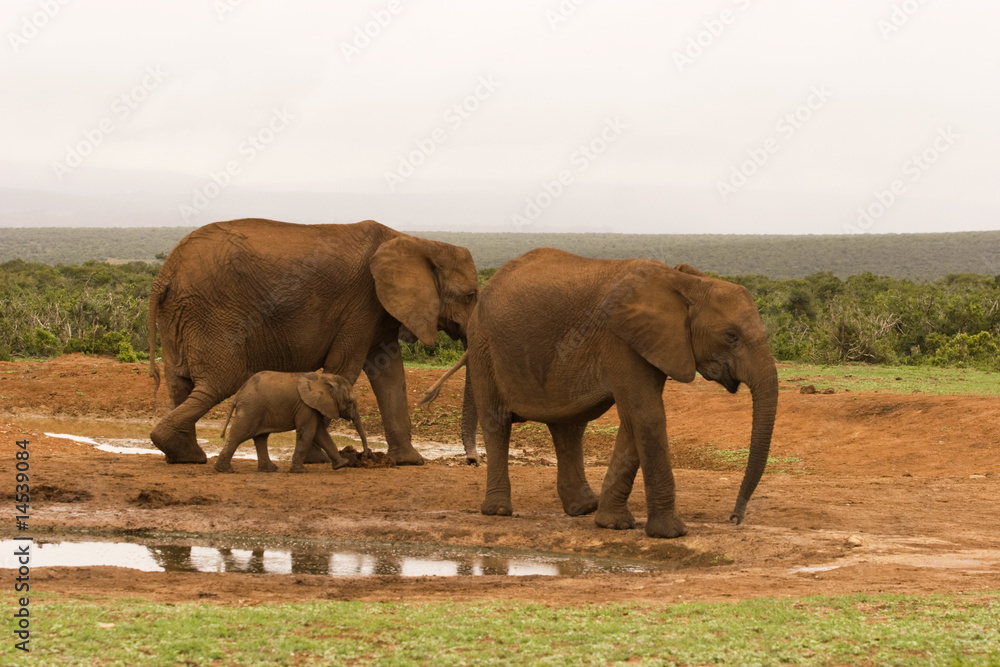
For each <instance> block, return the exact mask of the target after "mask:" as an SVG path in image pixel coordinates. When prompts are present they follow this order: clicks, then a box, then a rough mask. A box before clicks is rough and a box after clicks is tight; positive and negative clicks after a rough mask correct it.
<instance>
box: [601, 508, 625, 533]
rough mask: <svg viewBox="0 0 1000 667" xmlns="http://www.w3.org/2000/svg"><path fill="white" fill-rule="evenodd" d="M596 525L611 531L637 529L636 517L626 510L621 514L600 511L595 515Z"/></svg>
mask: <svg viewBox="0 0 1000 667" xmlns="http://www.w3.org/2000/svg"><path fill="white" fill-rule="evenodd" d="M594 523H596V524H597V526H598V527H599V528H610V529H611V530H629V529H631V528H635V517H634V516H632V513H631V512H629V511H628V509H625V510H624V511H621V512H605V511H603V510H598V512H597V514H595V515H594Z"/></svg>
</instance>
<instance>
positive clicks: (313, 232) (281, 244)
mask: <svg viewBox="0 0 1000 667" xmlns="http://www.w3.org/2000/svg"><path fill="white" fill-rule="evenodd" d="M477 292H478V282H477V279H476V267H475V264H474V263H473V261H472V256H471V255H470V254H469V251H468V250H467V249H465V248H460V247H457V246H453V245H449V244H447V243H439V242H436V241H428V240H425V239H420V238H416V237H413V236H408V235H406V234H401V233H399V232H397V231H395V230H392V229H390V228H389V227H386V226H384V225H381V224H379V223H377V222H374V221H372V220H366V221H364V222H359V223H356V224H350V225H297V224H291V223H286V222H275V221H272V220H258V219H246V220H232V221H229V222H216V223H213V224H210V225H206V226H204V227H201V228H200V229H197V230H195V231H194V232H191V233H190V234H188V235H187V236H186V237H185V238H184V239H182V240H181V242H180V243H179V244H178V245H177V247H176V248H174V250H173V251H172V252H171V253H170V256H169V257H167V260H166V261H165V262H164V263H163V267H162V268H161V269H160V273H159V275H158V276H157V278H156V280H155V281H154V283H153V287H152V291H151V293H150V295H149V357H150V374H151V375H152V377H153V380H154V384H155V386H156V388H159V384H160V375H159V370H158V369H157V366H156V362H155V358H156V355H155V352H156V332H157V329H159V331H160V336H161V343H162V354H163V370H164V375H165V377H166V382H167V387H168V389H169V391H170V399H171V401H172V403H173V405H174V409H173V410H172V411H171V412H170V413H169V414H168V415H167V416H166V417H164V418H163V419H162V420H161V421H160V422H159V423H158V424H157V425H156V427H155V428H154V429H153V432H152V433H151V434H150V438H151V439H152V441H153V444H155V445H156V446H157V447H158V448H159V449H160V450H161V451H162V452H163V453H164V454H165V455H166V459H167V462H168V463H204V462H205V460H206V457H205V452H204V451H203V450H202V449H201V447H199V446H198V444H197V441H196V438H195V422H197V421H198V419H199V418H200V417H201V416H202V415H204V414H205V413H206V412H208V411H209V410H210V409H211V408H212V407H213V406H215V405H216V404H218V403H219V402H221V401H222V400H224V399H225V398H226V397H228V396H231V395H232V394H233V393H235V392H236V391H237V390H238V389H239V388H240V386H241V385H242V384H243V383H244V382H245V381H246V380H247V378H249V377H250V376H251V375H253V374H254V373H256V372H258V371H262V370H272V371H289V372H306V371H315V370H317V369H319V368H322V369H323V370H325V371H326V372H328V373H334V374H336V375H340V376H343V377H344V378H346V379H347V380H348V381H349V382H350V383H351V384H354V381H355V380H356V379H357V378H358V376H359V375H360V374H361V372H362V370H364V372H365V373H366V374H367V376H368V379H369V380H370V381H371V386H372V391H373V392H374V394H375V398H376V399H377V401H378V407H379V411H380V412H381V414H382V422H383V426H384V428H385V437H386V441H387V442H388V445H389V451H388V453H389V455H390V456H391V457H392V458H393V459H395V460H396V462H397V463H400V464H412V465H419V464H421V463H423V458H422V457H421V456H420V454H419V453H418V452H417V451H416V450H415V449H414V448H413V446H412V445H411V443H410V418H409V411H408V406H407V398H406V379H405V376H404V373H403V361H402V357H401V355H400V350H399V343H398V338H399V336H400V335H401V334H402V335H407V331H408V332H409V333H412V334H413V336H415V337H416V338H418V339H419V340H421V341H422V342H423V343H424V344H426V345H432V344H434V342H435V341H436V340H437V335H438V331H439V330H441V331H444V332H446V333H447V334H449V335H450V336H452V337H453V338H463V339H464V337H465V327H466V324H467V322H468V318H469V315H470V313H471V312H472V310H473V308H474V306H475V304H476V295H477ZM154 392H155V389H154ZM310 452H311V454H312V456H311V459H310V460H312V461H323V460H328V459H327V458H326V455H325V454H323V453H321V451H320V450H319V448H318V447H317V446H315V445H314V447H313V448H312V449H311V450H310Z"/></svg>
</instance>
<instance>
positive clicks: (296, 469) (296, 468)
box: [288, 464, 306, 473]
mask: <svg viewBox="0 0 1000 667" xmlns="http://www.w3.org/2000/svg"><path fill="white" fill-rule="evenodd" d="M288 472H294V473H303V472H306V467H305V466H304V465H302V464H299V465H297V466H294V465H293V466H292V467H291V468H289V469H288Z"/></svg>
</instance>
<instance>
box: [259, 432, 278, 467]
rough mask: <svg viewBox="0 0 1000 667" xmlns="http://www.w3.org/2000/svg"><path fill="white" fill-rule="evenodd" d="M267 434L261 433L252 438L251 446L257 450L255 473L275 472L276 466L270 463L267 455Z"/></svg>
mask: <svg viewBox="0 0 1000 667" xmlns="http://www.w3.org/2000/svg"><path fill="white" fill-rule="evenodd" d="M268 435H269V434H268V433H261V434H260V435H255V436H254V437H253V446H254V449H256V450H257V472H277V471H278V466H276V465H274V463H273V462H272V461H271V457H270V455H269V454H268V453H267V436H268Z"/></svg>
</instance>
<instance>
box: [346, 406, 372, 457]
mask: <svg viewBox="0 0 1000 667" xmlns="http://www.w3.org/2000/svg"><path fill="white" fill-rule="evenodd" d="M351 421H352V422H354V430H355V431H357V432H358V435H359V436H360V437H361V446H362V455H365V454H367V455H371V452H372V450H371V449H369V448H368V438H367V437H365V427H364V426H362V425H361V413H360V412H358V406H357V405H355V406H354V407H353V409H352V410H351Z"/></svg>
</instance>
